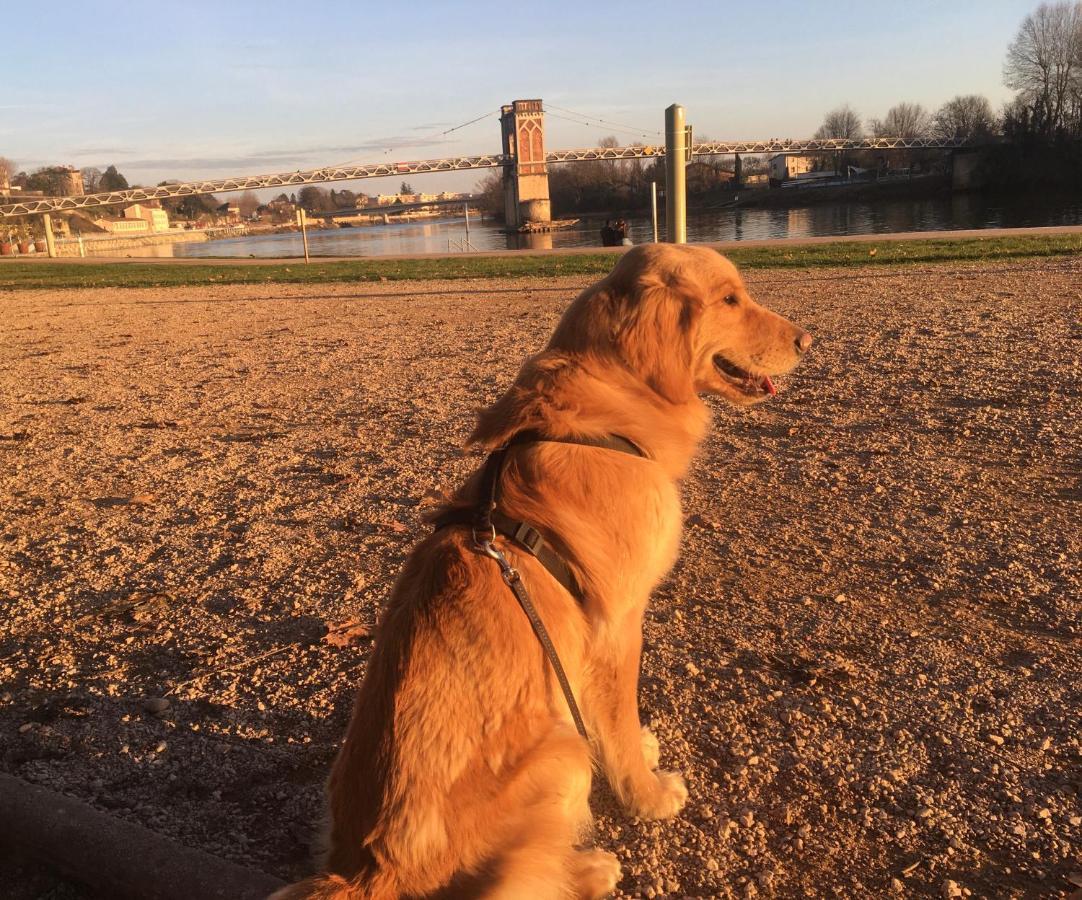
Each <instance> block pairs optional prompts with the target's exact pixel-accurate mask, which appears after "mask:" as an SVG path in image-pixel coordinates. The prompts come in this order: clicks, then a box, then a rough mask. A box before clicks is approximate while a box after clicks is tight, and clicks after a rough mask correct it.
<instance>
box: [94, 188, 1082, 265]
mask: <svg viewBox="0 0 1082 900" xmlns="http://www.w3.org/2000/svg"><path fill="white" fill-rule="evenodd" d="M603 222H604V219H601V218H595V217H591V218H584V219H582V220H581V221H580V222H579V223H578V224H576V225H574V226H573V227H571V228H567V229H562V230H560V231H554V232H550V233H548V234H534V235H517V234H505V233H504V232H503V230H502V228H501V226H498V225H496V224H493V223H491V222H487V221H486V222H484V223H482V222H479V221H477V220H474V219H472V218H471V221H470V246H471V248H472V249H474V250H508V249H512V250H514V249H533V250H540V249H551V248H553V247H598V246H600V244H601V240H600V236H599V231H600V228H601V225H602V224H603ZM628 224H629V226H630V227H629V236H630V237H631V239H632V240H633V241H634V242H635V243H637V244H638V243H644V242H647V241H650V240H651V239H652V237H653V235H652V229H651V225H650V220H649V219H648V218H632V219H629V220H628ZM1080 224H1082V200H1079V199H1070V200H1068V199H1057V198H1050V197H1044V198H1039V199H1038V200H1034V198H1032V197H1025V198H1022V197H1017V196H1014V197H995V198H990V197H987V196H984V195H979V194H972V193H968V194H954V195H951V196H947V197H935V198H922V199H908V200H907V199H892V200H880V201H876V202H874V203H873V202H830V203H821V204H817V205H814V206H804V207H795V208H790V209H758V208H754V207H751V208H743V209H723V210H716V211H705V212H704V211H699V212H690V213H689V214H688V240H689V241H741V240H745V241H746V240H760V239H764V238H805V237H820V236H830V235H843V236H844V235H857V234H886V233H891V232H901V231H941V230H952V229H971V228H1018V227H1034V226H1041V225H1080ZM662 229H664V223H662ZM465 236H466V231H465V225H464V222H463V220H462V218H461V216H459V217H458V218H457V219H454V218H446V219H422V220H419V221H416V222H404V223H396V224H392V225H369V226H362V227H355V228H336V229H329V230H325V231H321V230H309V232H308V244H309V249H310V252H311V254H312V255H313V256H389V255H398V254H407V253H433V254H446V253H448V252H449V251H450V252H455V251H461V250H462V249H463V247H464V240H465ZM662 237H664V233H662ZM109 255H114V256H177V257H181V256H183V257H296V256H301V255H303V250H302V247H301V236H300V234H298V233H286V234H261V235H248V236H246V237H237V238H227V239H224V240H215V241H208V242H205V243H180V244H166V245H160V246H152V247H138V248H132V249H130V250H124V251H117V252H115V253H110V254H109Z"/></svg>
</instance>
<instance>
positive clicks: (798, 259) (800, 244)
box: [0, 226, 1082, 290]
mask: <svg viewBox="0 0 1082 900" xmlns="http://www.w3.org/2000/svg"><path fill="white" fill-rule="evenodd" d="M709 246H713V247H716V248H717V249H718V250H719V251H720V252H722V253H724V254H725V255H726V256H728V257H729V258H730V259H732V260H733V261H734V262H735V263H736V264H737V265H739V266H741V267H742V268H745V269H749V270H754V269H786V268H819V267H824V266H831V267H837V266H866V265H914V264H928V263H951V262H973V261H988V260H1008V259H1032V258H1051V257H1070V256H1075V255H1078V254H1082V226H1071V227H1066V228H1032V229H1025V228H1020V229H1000V230H996V231H968V232H938V233H936V234H935V235H934V236H933V237H931V238H930V237H929V236H928V233H926V232H925V233H921V232H916V233H909V234H895V235H864V236H861V237H859V238H852V237H848V238H808V239H805V240H801V241H793V240H783V241H779V240H772V241H737V242H728V243H716V244H710V245H709ZM623 249H624V248H611V249H609V250H597V249H590V250H583V249H567V250H553V251H548V252H546V253H541V254H538V253H533V254H529V253H525V252H521V251H504V252H487V253H469V254H465V253H463V254H456V255H452V256H431V255H418V256H402V257H380V258H378V259H363V260H358V259H346V260H341V259H320V258H317V259H314V260H313V262H312V263H311V264H309V265H305V264H304V262H303V261H302V260H288V261H287V260H270V259H263V260H226V259H222V260H215V261H214V262H208V261H207V260H204V259H198V260H196V259H192V260H176V259H169V260H160V261H154V260H148V259H139V260H124V261H113V260H109V261H102V260H96V259H81V260H78V261H75V262H71V263H69V262H64V263H58V262H56V261H55V260H33V259H26V260H9V261H5V262H3V263H0V290H38V289H49V288H53V289H59V288H89V287H113V288H145V287H167V286H175V285H189V284H192V285H198V284H265V283H268V282H272V283H279V284H282V283H285V284H290V283H302V284H329V283H335V282H372V281H377V282H378V281H413V280H418V279H428V278H441V279H469V278H552V277H558V276H564V275H600V274H604V273H605V272H607V271H608V270H609V269H610V268H612V258H613V254H615V253H620V252H623Z"/></svg>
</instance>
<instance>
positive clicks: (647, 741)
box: [642, 725, 661, 772]
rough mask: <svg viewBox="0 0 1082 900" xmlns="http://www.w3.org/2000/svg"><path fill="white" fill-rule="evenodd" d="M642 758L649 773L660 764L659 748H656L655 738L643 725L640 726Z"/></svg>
mask: <svg viewBox="0 0 1082 900" xmlns="http://www.w3.org/2000/svg"><path fill="white" fill-rule="evenodd" d="M642 758H643V759H644V760H645V761H646V768H648V769H649V770H650V771H651V772H652V771H654V769H656V768H657V767H658V766H659V765H660V764H661V748H660V747H659V746H658V743H657V737H656V736H655V735H654V733H653V732H652V731H651V730H650V729H649V728H647V727H646V726H645V725H643V726H642Z"/></svg>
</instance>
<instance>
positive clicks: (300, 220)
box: [297, 206, 308, 265]
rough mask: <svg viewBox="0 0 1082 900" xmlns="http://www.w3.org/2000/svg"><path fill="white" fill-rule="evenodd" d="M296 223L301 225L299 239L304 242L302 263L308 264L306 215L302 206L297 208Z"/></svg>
mask: <svg viewBox="0 0 1082 900" xmlns="http://www.w3.org/2000/svg"><path fill="white" fill-rule="evenodd" d="M297 224H298V225H300V226H301V241H303V242H304V264H305V265H308V217H307V216H306V215H305V213H304V207H303V206H302V207H301V208H300V209H298V210H297Z"/></svg>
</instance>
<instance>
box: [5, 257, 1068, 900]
mask: <svg viewBox="0 0 1082 900" xmlns="http://www.w3.org/2000/svg"><path fill="white" fill-rule="evenodd" d="M749 282H750V286H751V288H752V290H753V292H754V293H756V294H757V296H758V297H759V298H760V299H761V300H763V301H764V302H766V303H767V304H768V305H770V306H772V307H774V308H775V309H777V310H779V311H780V312H782V313H783V314H785V315H788V316H790V317H791V318H793V319H794V320H796V321H798V322H799V323H801V324H802V325H805V326H806V327H808V328H809V329H810V330H811V331H812V332H813V333H814V334H815V335H816V337H817V343H816V346H815V347H814V348H813V352H812V353H811V354H810V355H809V357H808V358H807V359H806V360H805V361H804V363H803V364H802V365H801V367H800V369H798V370H797V372H796V373H795V374H794V375H793V376H791V377H789V378H788V379H786V383H785V384H783V385H781V387H782V393H781V395H780V396H779V397H778V398H776V400H774V401H772V402H770V403H768V404H765V405H763V406H760V407H756V408H755V409H753V410H750V411H739V410H733V409H730V408H724V407H721V406H720V405H719V406H718V408H717V412H716V417H715V427H714V430H713V434H712V437H711V438H710V440H709V441H708V443H707V445H706V446H705V447H704V452H703V453H702V455H701V457H700V460H699V462H698V463H697V465H696V466H695V468H694V470H693V472H692V475H691V477H690V478H689V480H688V482H687V484H686V486H685V498H686V504H685V505H686V515H687V529H686V532H685V536H684V549H683V556H682V559H681V561H680V562H679V563H678V564H677V567H676V569H675V570H674V572H673V574H672V576H671V577H670V579H669V580H668V581H667V582H666V584H665V585H664V586H663V587H662V588H661V589H660V590H659V592H658V594H657V597H656V599H655V602H654V604H653V606H652V608H651V612H650V613H649V614H648V622H647V625H646V638H647V648H646V652H645V657H644V664H643V676H642V686H641V707H642V710H643V718H644V719H645V720H647V721H651V722H652V723H653V725H654V728H655V730H656V732H657V734H658V736H659V738H660V739H661V742H662V760H663V764H664V765H665V766H666V767H673V766H675V767H677V768H679V769H681V770H682V771H683V772H684V773H685V774H686V775H687V778H688V785H689V788H690V791H691V800H690V802H689V806H688V808H687V810H686V811H685V813H684V814H682V815H681V816H680V817H679V818H677V819H676V820H675V821H673V822H669V823H663V824H653V823H641V822H637V821H634V820H629V819H627V818H626V817H625V816H623V815H621V814H620V813H618V812H616V811H615V810H614V809H613V807H612V804H611V801H610V799H609V797H608V794H607V793H606V791H605V789H604V788H603V787H598V788H597V790H596V791H595V808H596V809H597V810H598V812H599V817H598V841H599V843H600V844H601V845H602V846H604V847H607V848H609V849H612V850H613V851H614V852H616V853H617V854H618V855H619V856H620V858H621V859H622V861H623V864H624V879H623V881H622V882H621V884H620V891H621V896H635V897H643V896H645V897H661V896H664V897H748V896H756V895H758V896H766V897H799V896H814V897H873V896H874V897H882V896H889V895H891V893H892V892H897V893H898V894H899V895H905V896H944V897H951V896H973V897H1056V896H1065V895H1067V894H1068V893H1069V892H1070V891H1072V890H1073V889H1074V888H1073V887H1072V881H1071V879H1072V877H1073V878H1075V879H1079V880H1076V881H1075V882H1074V883H1075V884H1078V883H1080V881H1082V879H1080V876H1078V874H1077V873H1078V871H1079V870H1082V860H1080V859H1079V856H1078V854H1079V849H1080V845H1082V819H1080V815H1082V809H1080V802H1079V794H1080V792H1082V768H1080V765H1079V764H1080V762H1082V747H1080V731H1079V727H1078V711H1079V708H1080V684H1082V678H1080V674H1082V673H1080V669H1082V663H1080V654H1079V639H1080V637H1082V623H1080V621H1079V594H1080V591H1079V586H1080V580H1082V579H1080V569H1079V559H1080V557H1079V549H1080V548H1079V543H1080V538H1079V530H1078V516H1077V513H1078V501H1079V496H1080V493H1079V483H1078V476H1079V460H1078V456H1077V454H1078V447H1079V443H1080V441H1079V438H1080V435H1079V431H1080V427H1079V406H1078V400H1079V384H1080V382H1079V375H1080V371H1079V368H1080V362H1079V357H1080V354H1079V350H1080V347H1082V344H1080V339H1082V332H1080V326H1079V321H1080V312H1082V287H1080V286H1082V264H1080V263H1079V262H1076V261H1066V262H1063V261H1060V262H1054V263H1049V262H1043V263H1039V262H1034V263H1014V264H998V265H985V266H952V267H941V268H927V269H919V268H914V267H907V268H904V269H886V270H884V269H882V268H877V269H876V270H874V271H872V270H870V269H869V270H852V269H848V270H845V271H831V270H824V269H819V270H814V271H810V272H767V271H762V272H755V273H752V274H751V276H750V277H749ZM584 283H585V280H584V279H565V280H562V281H561V280H547V281H544V282H536V281H503V282H501V281H492V280H486V281H477V282H462V281H457V282H453V283H439V282H420V283H412V284H390V283H387V284H375V285H363V286H362V285H356V286H351V285H334V286H322V285H321V286H305V285H296V286H282V285H267V286H265V287H260V286H243V287H241V286H237V287H217V288H216V287H213V286H210V287H206V288H200V289H195V288H190V289H183V288H178V289H168V290H162V289H158V290H152V291H138V290H131V291H89V290H87V291H51V292H36V293H19V294H8V295H7V296H4V297H0V307H2V310H3V317H2V320H0V460H2V462H3V466H2V468H0V510H2V513H0V602H2V603H3V610H4V616H3V617H2V620H0V766H2V768H3V769H4V770H5V771H8V772H11V773H14V774H16V775H19V776H20V777H22V778H24V779H27V780H29V781H32V782H35V783H37V784H41V785H44V786H47V787H50V788H52V789H54V790H57V791H62V792H65V793H69V794H72V795H74V796H77V797H79V798H82V799H84V800H86V801H88V802H91V803H92V804H94V805H95V806H97V807H99V808H102V809H107V810H109V811H111V812H112V813H113V814H115V815H117V816H121V817H124V818H127V819H132V820H135V821H137V822H140V823H142V824H143V825H145V826H146V827H148V828H151V829H154V830H156V831H159V832H162V833H164V834H167V835H169V836H170V837H172V838H174V839H176V840H178V841H181V842H184V843H187V844H189V845H192V846H197V847H200V848H203V849H205V850H208V851H210V852H213V853H216V854H219V855H221V856H223V857H227V858H229V859H232V860H235V861H238V862H240V863H242V864H246V865H249V866H251V867H254V868H263V869H264V870H266V871H269V872H272V873H274V874H277V875H280V876H282V877H289V876H293V875H298V874H300V873H302V872H303V871H304V870H305V869H306V866H307V859H308V843H309V838H310V833H311V824H312V823H313V822H314V821H315V819H316V817H317V815H318V811H319V807H320V797H321V783H322V780H323V778H324V777H325V774H326V772H327V770H328V766H329V764H330V761H331V759H332V756H333V754H334V751H335V747H336V745H337V742H338V741H339V739H340V737H341V736H342V733H343V729H344V727H345V724H346V720H347V717H348V714H349V709H350V702H351V697H352V694H353V691H354V689H355V686H356V684H357V682H358V680H359V679H360V677H361V673H362V671H363V669H364V665H365V661H366V658H367V654H368V651H369V646H370V645H369V643H368V642H367V641H366V640H365V639H364V638H363V636H362V637H361V638H360V639H354V640H351V641H347V640H340V641H327V640H325V639H324V637H325V635H326V634H327V631H328V628H330V627H334V626H337V625H339V624H340V623H343V622H352V621H359V622H361V623H362V624H370V623H372V622H374V621H375V619H376V617H377V615H378V610H379V608H380V605H381V603H382V602H383V601H384V599H385V598H386V596H387V593H388V589H389V586H390V584H391V582H392V580H393V579H394V577H395V574H396V572H397V570H398V568H399V566H400V564H401V562H402V559H403V557H404V555H405V554H406V553H407V552H408V550H409V548H410V546H411V544H412V543H413V541H414V540H415V537H416V534H417V530H418V528H419V525H418V519H419V515H420V513H421V507H422V506H423V504H424V503H425V498H426V497H429V496H431V495H432V493H433V492H434V491H437V490H440V489H442V488H446V487H448V486H450V485H452V484H454V483H456V482H457V481H459V480H460V479H461V478H462V477H463V476H464V475H465V474H466V473H467V472H468V471H469V470H470V469H471V467H473V466H474V465H476V463H477V460H476V459H475V458H472V457H468V456H466V455H464V454H463V453H462V452H461V451H460V450H459V449H458V447H459V445H460V444H461V443H462V441H463V439H464V438H465V436H466V434H467V433H468V431H469V429H470V426H471V423H472V418H473V410H474V409H475V408H476V407H477V406H479V405H483V404H486V403H488V402H490V401H491V400H493V399H494V398H495V397H496V396H497V394H498V393H499V392H500V390H501V389H502V388H503V387H504V386H506V385H507V384H508V382H509V381H510V379H511V378H512V375H513V374H514V372H515V371H516V370H517V368H518V365H519V364H520V362H521V360H522V358H523V357H524V356H525V355H526V354H527V353H529V352H532V351H534V350H536V349H538V348H539V347H540V346H541V345H542V344H543V343H544V341H545V340H546V338H547V336H548V334H549V332H550V330H551V328H552V327H553V325H554V323H555V322H556V320H557V318H558V316H559V315H560V312H561V310H562V309H563V307H564V306H565V304H566V303H567V302H568V300H569V298H571V297H572V296H573V295H574V293H575V292H576V291H577V290H578V289H579V288H580V287H581V286H582V285H583V284H584ZM508 602H512V601H511V598H510V595H509V597H508ZM339 644H341V645H344V646H338V645H339ZM13 871H21V870H19V869H14V870H12V869H9V870H7V872H8V875H9V876H11V874H12V872H13ZM27 877H28V878H29V877H30V876H29V875H28V876H27ZM55 896H58V897H59V896H64V897H67V896H69V895H68V894H66V893H63V891H61V892H60V893H56V894H55Z"/></svg>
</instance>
